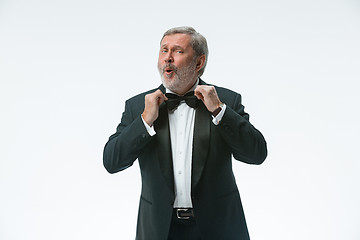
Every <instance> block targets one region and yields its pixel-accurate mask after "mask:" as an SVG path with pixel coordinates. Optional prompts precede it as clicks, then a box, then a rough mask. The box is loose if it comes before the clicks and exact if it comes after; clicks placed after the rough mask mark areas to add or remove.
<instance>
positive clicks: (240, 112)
mask: <svg viewBox="0 0 360 240" xmlns="http://www.w3.org/2000/svg"><path fill="white" fill-rule="evenodd" d="M207 57H208V48H207V43H206V39H205V38H204V37H203V36H202V35H201V34H199V33H198V32H196V31H195V30H194V29H193V28H191V27H179V28H173V29H170V30H168V31H167V32H165V34H164V36H163V38H162V39H161V42H160V51H159V59H158V69H159V72H160V75H161V79H162V85H161V86H159V87H158V88H157V89H153V90H150V91H148V92H145V93H141V94H139V95H137V96H135V97H133V98H131V99H129V100H127V101H126V104H125V111H124V113H123V116H122V119H121V123H120V124H119V126H118V127H117V131H116V133H115V134H113V135H112V136H110V138H109V141H108V142H107V143H106V146H105V149H104V166H105V168H106V169H107V171H109V172H110V173H116V172H119V171H122V170H124V169H126V168H127V167H130V166H131V165H132V164H133V163H134V161H135V160H136V159H138V161H139V165H140V170H141V177H142V190H141V196H140V204H139V215H138V222H137V233H136V239H139V240H140V239H145V240H166V239H186V240H192V239H203V240H212V239H214V240H219V239H221V240H222V239H224V240H233V239H234V240H235V239H236V240H237V239H238V240H247V239H249V234H248V230H247V226H246V222H245V216H244V212H243V208H242V204H241V200H240V195H239V192H238V188H237V186H236V182H235V178H234V175H233V171H232V156H233V157H234V158H235V159H236V160H239V161H242V162H245V163H249V164H261V163H262V162H263V161H264V160H265V158H266V155H267V148H266V142H265V139H264V138H263V136H262V134H261V133H260V132H259V131H258V130H257V129H255V128H254V126H253V125H251V124H250V122H249V115H248V114H247V113H245V112H244V106H243V105H242V104H241V96H240V95H239V94H238V93H235V92H233V91H231V90H228V89H225V88H221V87H217V86H213V85H210V84H207V83H205V82H204V81H202V80H201V79H200V76H201V75H202V74H203V72H204V69H205V66H206V63H207Z"/></svg>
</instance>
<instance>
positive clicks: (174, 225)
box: [168, 211, 201, 240]
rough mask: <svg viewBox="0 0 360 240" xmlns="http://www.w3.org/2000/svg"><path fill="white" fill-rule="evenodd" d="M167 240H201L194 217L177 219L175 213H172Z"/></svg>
mask: <svg viewBox="0 0 360 240" xmlns="http://www.w3.org/2000/svg"><path fill="white" fill-rule="evenodd" d="M168 240H201V236H200V231H199V228H198V225H197V224H196V217H194V218H191V219H178V218H177V216H176V212H175V211H173V215H172V219H171V225H170V230H169V236H168Z"/></svg>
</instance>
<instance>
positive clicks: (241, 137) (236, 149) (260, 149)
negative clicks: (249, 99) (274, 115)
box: [218, 93, 267, 164]
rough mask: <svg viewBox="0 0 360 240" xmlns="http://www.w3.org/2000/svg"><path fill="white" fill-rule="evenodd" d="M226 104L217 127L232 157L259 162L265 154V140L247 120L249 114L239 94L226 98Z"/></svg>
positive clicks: (253, 162) (243, 160)
mask: <svg viewBox="0 0 360 240" xmlns="http://www.w3.org/2000/svg"><path fill="white" fill-rule="evenodd" d="M225 98H226V97H225ZM226 105H227V106H226V110H225V113H224V116H223V118H222V120H221V121H220V124H219V125H218V127H219V130H220V134H221V136H222V137H223V139H224V141H225V142H226V143H227V145H228V146H230V148H231V150H232V154H233V156H234V158H235V159H236V160H239V161H242V162H245V163H250V164H261V163H262V162H263V161H264V160H265V158H266V156H267V147H266V141H265V139H264V137H263V135H262V134H261V133H260V132H259V131H258V130H257V129H256V128H255V127H254V126H253V125H252V124H251V123H250V122H249V115H248V114H247V113H245V112H244V106H243V105H242V104H241V95H240V94H237V93H236V94H235V97H234V98H232V99H231V100H230V98H228V99H226Z"/></svg>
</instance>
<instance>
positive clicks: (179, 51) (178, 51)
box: [176, 50, 184, 53]
mask: <svg viewBox="0 0 360 240" xmlns="http://www.w3.org/2000/svg"><path fill="white" fill-rule="evenodd" d="M176 52H177V53H184V52H183V51H181V50H177V51H176Z"/></svg>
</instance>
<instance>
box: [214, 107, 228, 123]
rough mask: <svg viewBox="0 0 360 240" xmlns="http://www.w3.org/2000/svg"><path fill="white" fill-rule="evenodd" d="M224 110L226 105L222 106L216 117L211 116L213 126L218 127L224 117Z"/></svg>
mask: <svg viewBox="0 0 360 240" xmlns="http://www.w3.org/2000/svg"><path fill="white" fill-rule="evenodd" d="M225 109H226V104H224V105H223V107H222V108H221V111H220V112H219V114H218V115H216V117H214V116H213V120H212V122H213V123H214V124H215V125H219V123H220V121H221V119H222V117H223V116H224V113H225Z"/></svg>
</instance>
